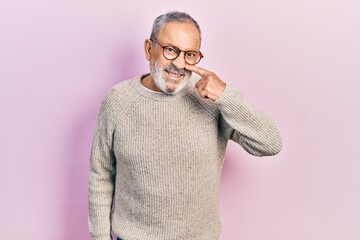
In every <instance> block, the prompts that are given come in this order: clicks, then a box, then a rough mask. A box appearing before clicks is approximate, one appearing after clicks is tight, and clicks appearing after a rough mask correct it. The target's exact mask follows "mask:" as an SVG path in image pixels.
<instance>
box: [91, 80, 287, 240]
mask: <svg viewBox="0 0 360 240" xmlns="http://www.w3.org/2000/svg"><path fill="white" fill-rule="evenodd" d="M195 76H196V75H193V77H192V78H191V80H190V82H189V84H188V85H187V87H186V89H185V90H184V91H182V92H180V93H179V94H177V95H174V96H173V95H167V94H159V93H156V92H151V91H149V90H148V89H145V87H144V86H143V85H142V84H141V77H143V76H139V77H136V78H134V79H131V80H128V81H124V82H121V83H118V84H117V85H115V86H114V87H113V88H112V89H111V90H110V91H109V92H108V94H107V95H106V97H105V98H104V100H103V102H102V104H101V107H100V111H99V116H98V120H97V126H96V130H95V133H94V139H93V145H92V151H91V163H90V175H89V229H90V233H91V236H92V239H93V240H109V239H110V232H111V231H113V232H114V233H115V234H116V235H117V236H119V237H120V238H122V239H124V240H175V239H182V240H190V239H194V240H215V239H218V238H219V235H220V232H221V226H220V220H219V211H218V210H219V209H218V203H219V185H220V175H221V171H222V167H223V158H224V152H225V148H226V144H227V141H228V140H229V139H232V140H233V141H235V142H237V143H239V144H240V145H241V146H242V147H243V148H244V149H245V150H246V151H247V152H249V153H250V154H252V155H256V156H264V155H274V154H276V153H278V152H279V151H280V149H281V138H280V135H279V132H278V130H277V128H276V126H275V124H274V123H273V122H272V120H271V119H269V118H268V117H267V116H266V115H265V114H263V113H262V112H259V111H258V110H256V109H255V108H254V106H253V105H251V104H250V103H248V102H247V101H245V100H244V98H243V97H242V94H241V93H240V92H239V91H238V90H236V89H234V88H233V87H231V86H229V85H226V88H225V90H224V92H223V94H222V95H221V96H220V98H219V99H217V100H216V101H212V100H210V99H202V98H201V97H199V96H198V95H197V93H196V90H195V87H194V85H195V83H196V81H197V80H198V78H196V77H195ZM112 204H114V206H113V210H112V211H111V208H112Z"/></svg>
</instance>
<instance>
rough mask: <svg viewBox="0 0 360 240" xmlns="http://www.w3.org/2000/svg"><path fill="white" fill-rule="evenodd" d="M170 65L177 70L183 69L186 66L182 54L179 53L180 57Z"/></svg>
mask: <svg viewBox="0 0 360 240" xmlns="http://www.w3.org/2000/svg"><path fill="white" fill-rule="evenodd" d="M172 63H173V64H174V65H175V67H176V68H177V69H184V68H185V65H186V62H185V56H184V52H181V53H180V55H179V56H178V57H177V58H175V59H174V60H173V61H172Z"/></svg>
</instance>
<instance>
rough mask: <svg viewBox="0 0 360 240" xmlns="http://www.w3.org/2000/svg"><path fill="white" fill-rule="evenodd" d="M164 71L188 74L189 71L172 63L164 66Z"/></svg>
mask: <svg viewBox="0 0 360 240" xmlns="http://www.w3.org/2000/svg"><path fill="white" fill-rule="evenodd" d="M164 70H165V71H169V72H174V73H177V74H184V75H185V74H189V73H190V72H191V71H188V70H185V69H178V68H177V67H175V65H174V64H170V65H169V66H166V67H164Z"/></svg>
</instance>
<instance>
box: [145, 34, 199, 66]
mask: <svg viewBox="0 0 360 240" xmlns="http://www.w3.org/2000/svg"><path fill="white" fill-rule="evenodd" d="M150 41H152V42H154V41H155V42H156V43H157V44H159V46H160V47H162V49H163V51H162V52H163V56H164V58H166V59H167V60H174V59H176V58H178V57H179V56H180V54H181V52H184V60H185V62H186V63H187V64H189V65H196V64H198V63H199V62H200V60H201V59H202V58H203V57H204V55H203V54H202V52H200V51H184V50H181V49H180V48H178V47H175V46H163V45H161V44H160V43H159V41H158V40H157V39H156V38H154V39H152V38H150ZM167 47H170V48H174V49H175V50H177V52H178V54H177V55H176V57H174V58H167V57H166V56H165V48H167ZM187 53H198V54H199V55H200V58H199V60H198V61H197V62H196V63H192V64H190V63H188V62H187V61H186V54H187Z"/></svg>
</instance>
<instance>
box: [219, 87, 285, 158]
mask: <svg viewBox="0 0 360 240" xmlns="http://www.w3.org/2000/svg"><path fill="white" fill-rule="evenodd" d="M215 102H216V103H217V104H218V107H219V109H220V127H221V128H222V129H221V130H222V131H223V132H224V133H228V134H225V135H226V136H227V138H228V139H231V140H233V141H235V142H237V143H239V144H240V145H241V146H242V147H243V148H244V149H245V151H247V152H248V153H250V154H252V155H255V156H271V155H275V154H277V153H279V152H280V150H281V147H282V140H281V136H280V133H279V131H278V129H277V127H276V125H275V123H274V122H273V121H272V120H271V119H270V118H269V117H268V116H266V115H265V114H264V113H263V112H260V111H258V110H257V109H256V108H255V107H254V106H253V105H252V104H251V103H249V102H247V101H246V100H245V99H244V98H243V96H242V94H241V93H240V91H238V90H237V89H235V88H234V87H232V86H229V85H228V84H227V85H226V87H225V90H224V92H223V93H222V95H221V96H220V97H219V98H218V99H217V100H216V101H215Z"/></svg>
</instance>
